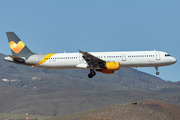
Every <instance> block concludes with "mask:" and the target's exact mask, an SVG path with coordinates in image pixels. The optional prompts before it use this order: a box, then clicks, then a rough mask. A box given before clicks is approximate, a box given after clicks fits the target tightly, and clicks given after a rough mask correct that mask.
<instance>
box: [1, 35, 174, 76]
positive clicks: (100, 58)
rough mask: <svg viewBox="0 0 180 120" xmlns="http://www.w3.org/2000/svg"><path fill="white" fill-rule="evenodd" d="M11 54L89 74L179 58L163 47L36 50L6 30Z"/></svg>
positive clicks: (18, 58) (15, 60)
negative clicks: (111, 49) (155, 48)
mask: <svg viewBox="0 0 180 120" xmlns="http://www.w3.org/2000/svg"><path fill="white" fill-rule="evenodd" d="M6 34H7V38H8V41H9V46H10V48H11V52H12V55H9V56H8V57H5V58H4V60H5V61H9V62H13V63H18V64H22V65H27V66H32V67H37V68H45V69H89V70H90V73H89V74H88V77H89V78H92V77H93V76H95V75H96V71H98V72H102V73H105V74H112V73H114V72H115V71H117V70H119V68H120V67H155V68H156V74H157V75H159V72H158V67H160V66H167V65H172V64H174V63H176V59H175V58H174V57H171V56H170V55H169V54H168V53H166V52H162V51H155V50H154V51H131V52H130V51H128V52H124V51H123V52H85V51H81V50H79V52H78V53H49V54H36V53H33V52H32V51H31V50H30V49H29V48H28V47H27V46H26V45H25V44H24V43H23V42H22V41H21V40H20V39H19V38H18V36H17V35H16V34H15V33H14V32H6Z"/></svg>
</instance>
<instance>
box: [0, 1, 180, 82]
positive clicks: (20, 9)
mask: <svg viewBox="0 0 180 120" xmlns="http://www.w3.org/2000/svg"><path fill="white" fill-rule="evenodd" d="M179 5H180V1H179V0H163V1H162V0H126V1H125V0H29V1H27V0H0V41H1V44H0V46H1V47H0V53H3V54H5V55H10V54H11V51H10V48H9V44H8V40H7V37H6V32H9V31H13V32H15V33H16V34H17V35H18V37H19V38H20V39H21V40H22V41H23V42H24V43H25V44H26V45H27V46H28V47H29V48H30V49H31V50H32V51H33V52H35V53H56V52H58V53H61V52H64V51H65V52H67V53H69V52H78V49H80V50H82V51H87V52H102V51H105V52H106V51H144V50H154V49H155V50H157V51H164V52H167V53H169V54H170V55H171V56H173V57H175V58H176V59H177V63H176V64H174V65H171V66H166V67H159V72H160V75H159V76H158V77H160V78H162V79H163V80H166V81H173V82H177V81H180V79H179V75H180V72H179V68H180V64H179V62H178V61H179V60H180V53H179V52H180V47H179V45H180V14H179V12H180V7H179ZM135 69H137V70H140V71H143V72H146V73H149V74H152V75H156V74H155V73H156V70H155V68H154V67H147V68H135Z"/></svg>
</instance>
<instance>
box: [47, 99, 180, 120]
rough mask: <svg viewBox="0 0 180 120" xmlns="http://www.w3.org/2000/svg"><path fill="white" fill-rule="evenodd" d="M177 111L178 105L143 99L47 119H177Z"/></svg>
mask: <svg viewBox="0 0 180 120" xmlns="http://www.w3.org/2000/svg"><path fill="white" fill-rule="evenodd" d="M179 113H180V107H179V106H176V105H171V104H168V103H164V102H160V101H156V100H145V101H141V102H134V103H128V104H122V105H115V106H111V107H105V108H101V109H96V110H91V111H86V112H81V113H76V114H71V115H63V116H59V117H54V118H50V119H47V120H178V119H180V115H179Z"/></svg>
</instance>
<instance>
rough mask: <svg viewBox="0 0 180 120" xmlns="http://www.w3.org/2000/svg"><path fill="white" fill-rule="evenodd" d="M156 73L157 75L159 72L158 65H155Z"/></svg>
mask: <svg viewBox="0 0 180 120" xmlns="http://www.w3.org/2000/svg"><path fill="white" fill-rule="evenodd" d="M155 68H156V75H159V74H160V73H159V72H158V67H157V66H156V67H155Z"/></svg>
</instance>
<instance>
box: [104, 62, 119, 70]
mask: <svg viewBox="0 0 180 120" xmlns="http://www.w3.org/2000/svg"><path fill="white" fill-rule="evenodd" d="M106 69H108V70H115V71H116V70H119V62H107V63H106Z"/></svg>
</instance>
